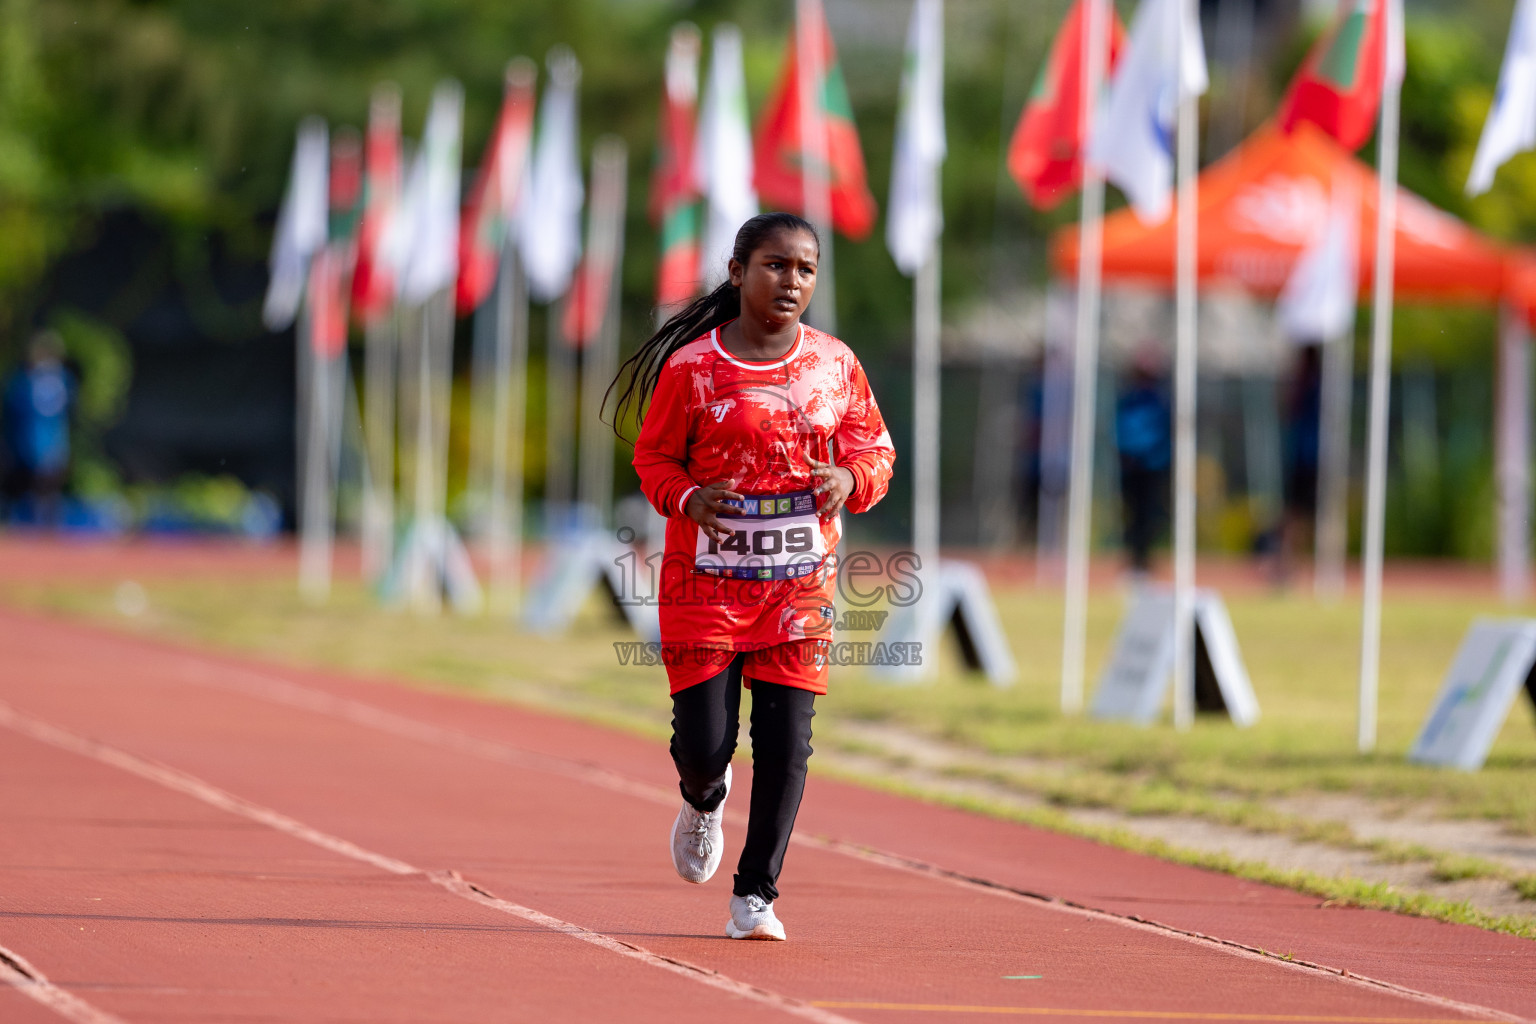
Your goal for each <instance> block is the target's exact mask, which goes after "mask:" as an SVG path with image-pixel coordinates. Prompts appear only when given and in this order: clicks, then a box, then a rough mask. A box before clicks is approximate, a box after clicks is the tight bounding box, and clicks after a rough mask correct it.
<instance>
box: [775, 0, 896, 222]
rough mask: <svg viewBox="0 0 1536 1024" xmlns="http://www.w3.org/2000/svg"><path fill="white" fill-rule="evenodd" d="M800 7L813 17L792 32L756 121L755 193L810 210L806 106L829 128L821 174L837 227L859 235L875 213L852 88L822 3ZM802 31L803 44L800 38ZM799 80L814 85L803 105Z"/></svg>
mask: <svg viewBox="0 0 1536 1024" xmlns="http://www.w3.org/2000/svg"><path fill="white" fill-rule="evenodd" d="M799 6H800V8H801V9H802V10H807V11H809V16H808V17H807V18H806V19H805V22H806V23H805V24H796V26H795V32H794V34H792V35H791V36H790V39H789V47H788V49H787V50H786V51H785V55H784V70H783V71H782V72H781V73H780V75H779V81H778V84H777V85H775V86H774V90H773V94H772V95H771V96H770V97H769V99H768V104H767V106H766V107H764V108H763V116H762V120H761V121H759V122H758V126H757V139H756V143H755V146H754V148H755V150H756V161H755V162H756V185H757V193H758V195H759V196H760V197H761V198H762V201H763V205H764V206H767V207H769V208H774V207H777V208H779V209H785V210H794V211H798V212H801V213H804V212H805V161H806V159H807V153H806V148H807V147H806V145H805V138H804V135H805V131H804V125H803V124H802V120H803V118H802V117H801V113H802V111H803V110H805V109H806V108H807V107H809V108H811V109H813V110H815V111H816V115H815V117H814V120H815V121H817V122H820V123H822V124H825V126H826V143H827V145H826V153H825V154H824V159H825V161H826V165H825V167H824V168H823V174H824V175H825V180H826V181H827V183H828V192H829V194H830V197H831V200H832V225H833V227H835V228H836V229H837V230H838V231H840V232H842V233H843V234H844V235H847V236H848V237H849V238H852V239H855V240H857V239H862V238H864V237H865V236H867V235H868V234H869V232H870V229H871V228H873V227H874V225H875V215H876V212H877V211H876V207H875V197H874V196H873V195H872V194H871V193H870V191H869V183H868V181H867V180H866V175H865V171H864V151H863V149H862V147H861V146H860V145H859V132H858V129H857V128H856V127H855V126H854V123H853V107H852V106H851V105H850V104H849V102H848V86H847V84H846V83H845V82H844V80H843V72H842V69H841V68H840V67H839V66H838V63H837V52H836V50H834V49H833V46H832V33H831V32H830V31H829V30H828V29H827V21H826V17H825V15H824V14H823V13H822V8H821V4H820V3H819V2H816V0H812V2H809V3H802V4H800V5H799ZM802 32H803V33H805V40H804V43H805V45H804V46H802V45H801V43H800V39H799V35H800V33H802ZM802 51H803V52H804V54H805V55H806V58H807V63H808V64H810V67H809V68H808V69H806V70H807V73H806V74H804V75H802V74H801V70H800V55H801V53H802ZM802 82H805V83H807V84H808V86H809V89H810V93H811V95H810V97H809V98H810V100H811V102H810V103H802V102H801V95H800V89H801V83H802ZM813 169H814V168H813Z"/></svg>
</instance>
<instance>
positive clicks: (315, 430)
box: [294, 255, 329, 603]
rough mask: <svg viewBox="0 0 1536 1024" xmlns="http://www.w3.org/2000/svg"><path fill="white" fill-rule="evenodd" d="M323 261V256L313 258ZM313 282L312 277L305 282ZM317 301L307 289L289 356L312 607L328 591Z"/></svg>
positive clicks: (307, 594) (303, 568)
mask: <svg viewBox="0 0 1536 1024" xmlns="http://www.w3.org/2000/svg"><path fill="white" fill-rule="evenodd" d="M316 258H317V259H323V258H324V257H323V255H321V256H317V257H316ZM310 280H311V281H312V280H313V276H311V277H310ZM315 301H316V298H315V295H314V289H313V288H311V287H309V286H308V285H307V284H306V286H305V289H304V299H303V301H302V302H301V303H300V305H299V311H298V316H297V318H296V322H295V330H294V338H295V342H296V346H295V347H296V351H295V353H294V356H295V358H296V359H297V365H298V389H297V390H298V402H297V408H296V410H295V411H296V421H297V424H298V431H297V437H296V441H297V443H296V445H295V456H296V460H295V465H294V478H295V480H296V481H297V483H298V487H297V499H298V500H297V511H298V517H299V522H298V525H299V594H300V595H301V596H302V597H303V598H304V599H305V600H306V601H310V602H313V603H319V602H321V601H324V600H325V598H326V595H327V591H328V590H329V580H328V579H326V575H327V574H326V573H325V571H324V561H325V559H326V558H327V553H326V552H325V551H324V550H323V547H322V543H321V538H320V534H319V522H318V509H319V508H320V507H321V503H322V502H323V501H324V495H323V491H324V490H325V481H324V478H323V477H324V470H325V467H324V460H323V458H322V457H321V455H322V450H323V445H324V437H323V435H324V431H325V426H326V424H327V423H328V422H329V417H327V416H326V415H325V410H324V402H325V392H326V391H327V388H326V387H325V384H324V381H323V380H322V376H321V375H322V371H323V367H322V366H321V364H320V361H319V360H318V359H316V358H315V350H314V344H313V339H314V323H313V309H314V303H315Z"/></svg>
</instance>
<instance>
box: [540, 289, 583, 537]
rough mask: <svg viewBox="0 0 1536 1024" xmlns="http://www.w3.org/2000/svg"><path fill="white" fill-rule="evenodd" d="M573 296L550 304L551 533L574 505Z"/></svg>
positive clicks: (547, 517)
mask: <svg viewBox="0 0 1536 1024" xmlns="http://www.w3.org/2000/svg"><path fill="white" fill-rule="evenodd" d="M571 299H572V296H571V294H570V292H567V293H566V295H565V296H564V297H563V298H561V299H560V300H559V301H557V302H551V303H550V304H549V306H548V307H547V308H548V311H549V334H548V346H547V349H546V352H545V364H544V382H545V389H544V405H545V409H544V424H545V458H546V460H547V461H546V462H545V465H544V525H545V528H546V529H547V530H549V531H551V532H553V531H555V530H557V529H558V528H560V527H561V526H563V525H564V519H565V511H566V509H567V507H568V506H569V505H570V503H571V477H572V473H571V463H572V461H573V459H574V455H575V452H574V448H575V444H574V440H575V439H574V437H573V435H572V431H571V406H572V405H573V404H575V401H576V350H575V349H574V348H572V347H571V345H570V344H569V343H567V340H566V338H565V329H564V321H565V304H566V303H567V302H570V301H571Z"/></svg>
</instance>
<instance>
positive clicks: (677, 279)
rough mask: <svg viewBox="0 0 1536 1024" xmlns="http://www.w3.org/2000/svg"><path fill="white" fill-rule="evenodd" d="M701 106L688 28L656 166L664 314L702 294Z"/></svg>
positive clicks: (680, 38) (675, 37)
mask: <svg viewBox="0 0 1536 1024" xmlns="http://www.w3.org/2000/svg"><path fill="white" fill-rule="evenodd" d="M698 102H699V30H698V29H697V28H696V27H694V26H693V25H691V24H688V23H687V22H684V23H683V24H681V25H678V26H677V27H676V28H674V29H673V30H672V42H671V45H670V46H669V47H668V48H667V75H666V89H665V93H664V95H663V99H662V108H661V125H660V132H659V134H660V138H659V139H658V140H657V148H656V166H655V170H654V171H653V172H652V175H651V211H650V212H651V223H652V224H654V225H656V227H658V228H659V229H660V230H661V260H660V262H659V263H658V265H657V269H656V305H657V306H660V307H661V308H663V309H666V308H668V307H672V306H677V305H680V304H681V303H684V302H687V301H688V300H689V299H691V298H693V297H694V296H695V295H697V294H698V293H699V184H698V178H697V177H696V176H695V175H694V133H695V129H696V127H697V124H696V120H697V113H698Z"/></svg>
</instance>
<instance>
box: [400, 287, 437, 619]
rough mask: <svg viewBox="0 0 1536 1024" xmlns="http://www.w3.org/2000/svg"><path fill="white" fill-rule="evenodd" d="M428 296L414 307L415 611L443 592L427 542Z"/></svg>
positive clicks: (433, 474) (430, 480)
mask: <svg viewBox="0 0 1536 1024" xmlns="http://www.w3.org/2000/svg"><path fill="white" fill-rule="evenodd" d="M431 304H432V300H431V299H428V300H427V301H426V302H424V303H422V305H421V306H420V307H419V308H418V310H417V315H418V318H419V322H418V323H417V324H416V325H414V326H416V327H418V328H419V330H420V343H419V345H418V347H417V350H416V380H415V381H414V383H415V385H416V423H415V426H416V458H415V467H414V469H413V472H412V483H413V484H414V485H415V486H414V491H415V494H414V513H413V515H412V520H413V521H412V524H411V533H412V542H411V546H410V551H409V553H408V554H407V559H406V567H407V576H406V579H407V584H408V593H409V594H410V600H411V605H412V607H414V608H415V609H416V610H417V611H418V612H428V613H431V612H436V611H439V610H440V609H441V607H442V592H441V588H440V587H439V586H438V580H437V578H436V576H437V574H436V571H435V570H436V567H435V566H434V565H433V564H432V561H433V557H432V548H433V547H434V545H433V544H431V543H430V541H431V538H432V537H433V535H434V531H435V530H436V528H437V524H436V522H435V521H434V520H433V518H432V513H433V504H434V503H433V500H432V490H433V484H434V482H435V481H436V479H437V467H436V466H435V465H434V463H433V457H432V456H433V452H434V445H433V441H432V434H433V425H434V424H433V420H434V419H435V413H434V410H433V402H432V393H433V391H434V390H435V388H434V387H433V380H432V362H433V360H432V322H433V320H434V319H436V318H435V317H433V315H432V310H431Z"/></svg>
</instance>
